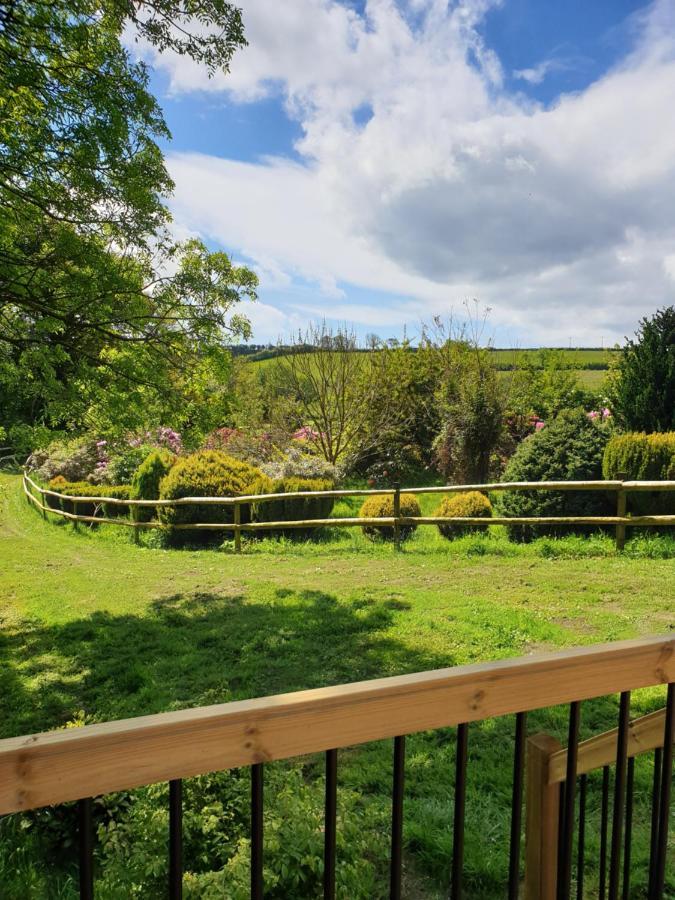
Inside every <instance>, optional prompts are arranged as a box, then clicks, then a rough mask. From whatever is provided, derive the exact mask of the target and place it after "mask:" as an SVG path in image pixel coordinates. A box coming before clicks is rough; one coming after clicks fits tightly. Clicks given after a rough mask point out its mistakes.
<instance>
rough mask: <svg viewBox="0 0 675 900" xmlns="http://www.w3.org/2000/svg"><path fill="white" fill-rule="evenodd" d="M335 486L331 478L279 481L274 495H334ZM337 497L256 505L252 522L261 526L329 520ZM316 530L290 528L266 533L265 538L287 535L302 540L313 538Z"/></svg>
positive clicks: (276, 482)
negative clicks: (310, 492) (267, 523)
mask: <svg viewBox="0 0 675 900" xmlns="http://www.w3.org/2000/svg"><path fill="white" fill-rule="evenodd" d="M334 487H335V483H334V482H333V481H332V480H331V479H329V478H276V479H274V480H273V481H272V488H271V491H270V493H272V494H291V493H294V492H295V491H331V490H333V488H334ZM334 505H335V498H334V497H289V498H288V499H286V498H280V499H278V500H268V501H266V502H264V503H256V504H255V507H254V510H253V518H254V519H255V520H256V521H258V522H294V521H303V520H307V519H327V518H328V517H329V516H330V514H331V513H332V512H333V506H334ZM316 530H317V529H315V528H287V529H282V528H280V529H274V530H272V531H266V532H265V533H266V534H277V533H279V534H287V535H291V536H295V537H300V538H303V539H304V538H307V537H311V535H312V534H314V532H315V531H316Z"/></svg>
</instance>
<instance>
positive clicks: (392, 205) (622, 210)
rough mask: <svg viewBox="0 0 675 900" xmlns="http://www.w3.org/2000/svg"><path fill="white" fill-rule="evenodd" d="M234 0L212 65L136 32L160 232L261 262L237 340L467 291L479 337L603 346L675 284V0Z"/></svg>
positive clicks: (458, 304) (451, 313) (396, 322)
mask: <svg viewBox="0 0 675 900" xmlns="http://www.w3.org/2000/svg"><path fill="white" fill-rule="evenodd" d="M239 5H241V7H242V10H243V19H244V25H245V30H246V36H247V39H248V42H249V46H248V47H246V48H245V49H242V50H240V51H238V52H237V54H236V55H235V57H234V59H233V62H232V66H231V71H230V73H229V74H227V75H226V74H218V75H216V76H215V77H213V78H211V79H209V77H208V74H207V72H206V71H205V70H204V69H202V68H200V67H198V66H197V65H195V64H194V63H193V62H192V61H191V60H189V59H188V58H186V57H180V56H177V55H175V54H171V53H164V54H157V53H156V52H155V51H153V50H152V49H150V48H147V47H146V48H143V47H137V48H136V52H139V53H141V54H142V55H144V56H145V58H146V60H147V61H148V62H149V63H150V64H151V66H152V82H151V84H152V89H153V91H154V92H155V94H156V95H157V96H158V98H159V100H160V102H161V104H162V107H163V109H164V112H165V116H166V120H167V123H168V125H169V128H170V129H171V132H172V135H173V139H172V141H171V142H170V143H167V144H166V145H165V146H164V147H163V149H164V150H165V153H166V157H167V165H168V168H169V171H170V173H171V175H172V177H173V179H174V181H175V191H174V195H173V197H172V198H171V202H170V206H171V210H172V213H173V216H174V223H175V225H174V227H175V229H176V233H177V234H180V235H183V234H196V235H199V236H201V237H202V238H203V239H204V240H205V241H206V242H207V244H208V246H209V247H211V248H213V249H223V250H226V251H227V252H228V253H229V254H230V255H231V256H232V257H233V259H234V260H235V261H237V262H239V263H244V264H246V265H249V266H251V267H252V268H254V269H255V271H256V272H257V273H258V276H259V278H260V288H259V299H258V302H257V303H256V304H254V305H251V306H250V308H249V307H248V305H247V309H246V312H247V314H248V315H249V317H250V319H251V321H252V324H253V332H254V333H253V339H252V340H253V341H254V342H255V343H265V342H268V341H272V342H276V340H277V339H279V338H281V339H287V338H288V337H289V336H290V335H291V334H292V333H294V332H296V331H297V330H298V329H301V328H304V327H305V326H306V325H307V323H308V322H309V321H317V320H321V319H324V318H325V319H326V320H327V322H328V324H329V325H333V326H337V325H343V324H348V325H350V326H353V328H354V329H355V330H356V331H357V333H358V334H359V335H361V336H363V337H365V335H366V334H373V333H374V334H377V335H379V336H380V337H382V338H388V337H401V336H402V335H403V333H404V330H405V332H406V333H407V334H408V336H410V337H411V338H413V339H414V337H415V336H416V335H417V334H419V332H420V328H421V324H422V323H423V322H425V321H427V322H428V321H429V320H431V318H432V317H434V316H441V317H444V318H449V317H453V318H454V319H461V318H462V317H463V316H464V315H465V312H464V311H465V308H466V305H467V304H468V306H469V308H471V309H474V310H480V312H479V313H476V312H474V313H473V315H474V316H475V315H478V317H480V316H482V315H483V312H484V311H486V310H489V315H488V326H487V330H486V331H485V332H484V337H487V338H490V339H491V340H492V341H493V342H494V344H495V345H497V346H501V347H516V346H518V347H527V346H570V345H571V346H601V345H604V346H611V345H612V344H614V343H615V342H620V341H622V340H623V338H624V337H625V336H626V335H632V334H633V332H634V331H635V329H636V327H637V324H638V320H639V319H640V318H641V317H642V316H645V315H649V314H651V313H653V312H654V311H655V310H656V309H658V308H660V307H663V306H666V305H671V304H672V303H674V302H675V0H655V2H651V3H646V2H641V0H555V2H553V0H285V2H279V0H240V4H239ZM473 301H477V303H476V304H474V302H473Z"/></svg>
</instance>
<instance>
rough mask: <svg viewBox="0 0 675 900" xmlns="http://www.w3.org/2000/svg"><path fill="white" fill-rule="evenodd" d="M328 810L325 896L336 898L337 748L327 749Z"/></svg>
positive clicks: (326, 819)
mask: <svg viewBox="0 0 675 900" xmlns="http://www.w3.org/2000/svg"><path fill="white" fill-rule="evenodd" d="M325 809H326V812H325V820H324V828H325V833H324V847H323V896H324V900H335V842H336V836H337V750H327V751H326V807H325Z"/></svg>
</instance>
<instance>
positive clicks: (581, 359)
mask: <svg viewBox="0 0 675 900" xmlns="http://www.w3.org/2000/svg"><path fill="white" fill-rule="evenodd" d="M538 352H539V351H538V350H535V349H528V350H505V349H499V350H494V351H492V353H491V358H493V359H494V361H495V364H496V365H497V366H498V367H500V368H501V367H508V366H512V365H513V366H515V365H517V364H518V359H519V358H522V356H527V355H531V354H535V353H538ZM562 352H563V355H564V358H565V360H566V362H567V363H568V364H569V366H570V369H571V370H572V371H573V372H574V374H575V375H576V376H577V380H578V382H579V385H580V386H581V387H582V388H586V389H587V390H592V391H596V390H600V389H601V388H602V385H603V382H604V380H605V378H606V376H607V369H608V367H609V364H610V361H611V358H612V355H613V354H612V351H611V350H598V349H577V350H564V351H562ZM244 358H245V357H244ZM274 362H275V359H274V358H269V359H260V360H251V365H254V366H258V367H261V368H262V369H265V368H268V367H269V366H272V365H273V364H274ZM589 366H592V367H593V368H589ZM600 366H602V367H603V368H599V367H600ZM507 371H508V370H507Z"/></svg>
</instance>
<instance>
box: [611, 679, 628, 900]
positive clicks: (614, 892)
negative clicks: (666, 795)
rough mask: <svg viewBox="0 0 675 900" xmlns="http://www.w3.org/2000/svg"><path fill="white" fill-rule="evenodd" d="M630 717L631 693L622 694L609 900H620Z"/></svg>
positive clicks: (615, 778) (617, 744)
mask: <svg viewBox="0 0 675 900" xmlns="http://www.w3.org/2000/svg"><path fill="white" fill-rule="evenodd" d="M629 715H630V691H624V693H623V694H621V701H620V704H619V728H618V736H617V742H616V770H615V772H614V811H613V814H612V855H611V858H610V861H609V892H608V896H609V900H618V897H619V880H620V873H621V836H622V830H623V810H624V801H625V797H626V756H627V752H628V725H629V719H628V717H629Z"/></svg>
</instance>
